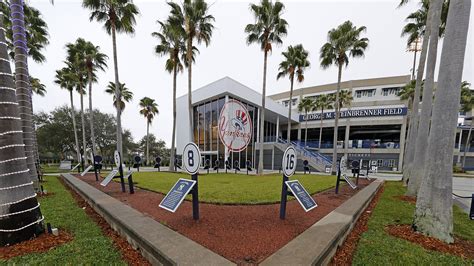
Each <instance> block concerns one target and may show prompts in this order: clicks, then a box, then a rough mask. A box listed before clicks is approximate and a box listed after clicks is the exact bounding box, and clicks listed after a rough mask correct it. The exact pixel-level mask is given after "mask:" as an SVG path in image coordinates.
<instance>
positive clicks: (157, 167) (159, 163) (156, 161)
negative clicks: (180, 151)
mask: <svg viewBox="0 0 474 266" xmlns="http://www.w3.org/2000/svg"><path fill="white" fill-rule="evenodd" d="M160 166H161V158H160V156H157V157H156V158H155V166H154V168H156V169H158V172H160Z"/></svg>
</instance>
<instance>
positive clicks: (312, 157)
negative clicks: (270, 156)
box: [275, 138, 332, 172]
mask: <svg viewBox="0 0 474 266" xmlns="http://www.w3.org/2000/svg"><path fill="white" fill-rule="evenodd" d="M290 144H291V145H292V146H293V147H294V148H295V150H296V152H297V155H298V157H299V158H300V159H302V160H308V164H309V165H310V166H311V167H313V168H314V169H316V170H318V171H319V172H326V168H327V167H331V165H332V160H331V159H329V158H328V157H326V156H324V155H322V154H321V153H318V152H315V151H311V150H308V149H307V148H305V147H304V144H303V143H302V142H300V141H291V142H290ZM275 146H276V147H277V148H279V149H280V150H282V151H285V150H286V148H287V147H288V141H287V140H285V139H282V138H278V140H277V142H276V143H275Z"/></svg>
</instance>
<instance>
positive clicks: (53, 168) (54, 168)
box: [41, 164, 68, 174]
mask: <svg viewBox="0 0 474 266" xmlns="http://www.w3.org/2000/svg"><path fill="white" fill-rule="evenodd" d="M41 169H42V170H43V173H45V174H55V173H65V172H68V170H60V169H59V164H42V165H41Z"/></svg>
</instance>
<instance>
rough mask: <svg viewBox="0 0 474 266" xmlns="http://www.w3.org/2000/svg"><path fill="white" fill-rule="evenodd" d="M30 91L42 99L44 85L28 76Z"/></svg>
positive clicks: (44, 90)
mask: <svg viewBox="0 0 474 266" xmlns="http://www.w3.org/2000/svg"><path fill="white" fill-rule="evenodd" d="M30 84H31V90H32V91H33V93H34V94H36V95H39V96H41V97H44V96H45V95H46V85H44V84H43V83H41V80H39V79H38V78H34V77H32V76H30Z"/></svg>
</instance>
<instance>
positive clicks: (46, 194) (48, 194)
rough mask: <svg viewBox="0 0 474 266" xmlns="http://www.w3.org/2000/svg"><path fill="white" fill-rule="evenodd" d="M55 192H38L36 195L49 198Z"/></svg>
mask: <svg viewBox="0 0 474 266" xmlns="http://www.w3.org/2000/svg"><path fill="white" fill-rule="evenodd" d="M54 194H55V193H54V192H48V193H38V194H37V195H36V197H37V198H47V197H51V196H53V195H54Z"/></svg>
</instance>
